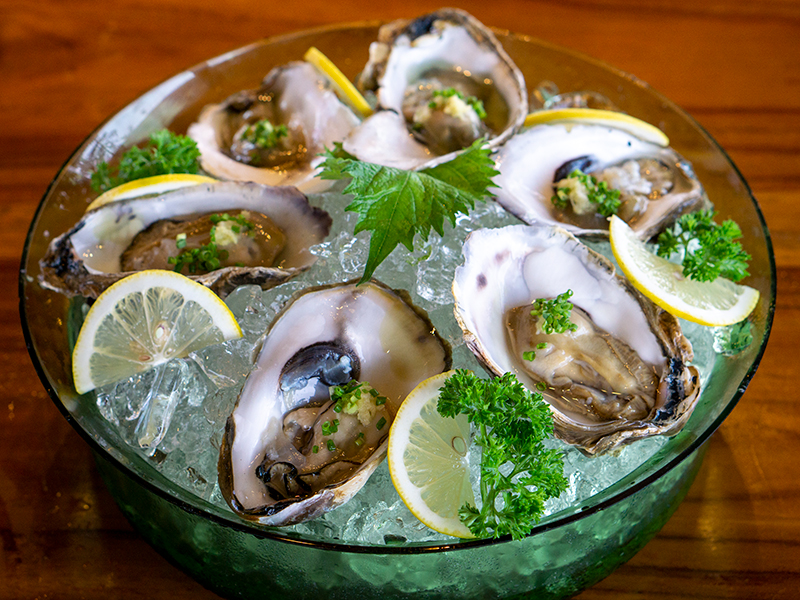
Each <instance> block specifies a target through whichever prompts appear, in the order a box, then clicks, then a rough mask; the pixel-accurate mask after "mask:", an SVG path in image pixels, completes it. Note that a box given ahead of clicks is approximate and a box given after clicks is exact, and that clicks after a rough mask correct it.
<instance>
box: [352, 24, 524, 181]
mask: <svg viewBox="0 0 800 600" xmlns="http://www.w3.org/2000/svg"><path fill="white" fill-rule="evenodd" d="M357 83H358V85H359V87H360V88H361V89H362V90H364V91H367V92H370V91H374V92H375V94H376V96H377V105H378V106H377V108H378V110H377V111H376V113H375V114H373V115H372V116H371V117H369V118H367V119H365V120H364V122H363V123H362V124H361V125H359V126H358V127H356V128H355V129H353V131H352V132H351V133H350V134H349V135H348V136H347V138H346V139H345V141H344V149H345V150H346V151H347V152H349V153H351V154H353V155H355V156H357V157H358V158H359V159H361V160H364V161H367V162H374V163H378V164H383V165H386V166H393V167H398V168H402V169H419V168H423V167H425V166H431V165H432V164H435V163H438V162H444V161H447V160H450V159H452V158H453V156H454V153H455V152H458V151H459V150H461V149H462V148H465V147H467V146H469V145H470V144H471V143H472V142H473V141H475V140H477V139H478V138H481V137H484V138H486V139H488V140H489V146H490V147H496V146H497V145H499V144H502V143H503V142H504V141H505V140H507V139H508V138H509V137H510V136H511V135H513V133H514V132H515V131H517V130H518V129H519V128H520V127H522V124H523V122H524V120H525V115H526V114H527V108H528V95H527V89H526V88H525V81H524V79H523V77H522V73H521V72H520V70H519V69H518V68H517V66H516V65H515V64H514V63H513V61H512V60H511V58H510V57H509V56H508V54H506V52H505V50H504V49H503V47H502V46H501V45H500V42H498V40H497V38H496V37H495V36H494V34H493V33H492V32H491V31H490V30H489V29H488V28H486V27H485V26H484V25H483V24H482V23H480V22H479V21H478V20H477V19H475V18H474V17H472V16H471V15H469V14H467V13H466V12H464V11H461V10H457V9H450V8H447V9H442V10H438V11H436V12H433V13H431V14H428V15H425V16H422V17H419V18H417V19H414V20H400V21H395V22H393V23H389V24H387V25H384V26H383V27H381V29H380V31H379V33H378V40H377V41H376V42H374V43H373V44H372V45H371V47H370V59H369V62H368V63H367V65H366V66H365V67H364V70H363V71H362V74H361V76H360V77H359V80H358V82H357ZM449 90H455V91H457V92H458V94H454V93H452V92H451V91H449ZM443 92H444V94H442V93H443ZM447 94H449V95H447ZM459 94H460V96H459ZM470 97H472V98H476V99H477V100H479V101H481V102H482V106H483V108H485V113H486V114H485V116H483V117H480V116H479V113H480V111H479V110H478V109H476V108H475V107H474V104H475V103H474V102H473V104H470V103H469V102H468V100H469V99H470Z"/></svg>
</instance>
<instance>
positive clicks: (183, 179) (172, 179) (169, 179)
mask: <svg viewBox="0 0 800 600" xmlns="http://www.w3.org/2000/svg"><path fill="white" fill-rule="evenodd" d="M216 181H217V180H216V179H213V178H211V177H206V176H205V175H193V174H191V173H170V174H168V175H153V176H152V177H143V178H142V179H134V180H133V181H129V182H127V183H123V184H121V185H118V186H117V187H114V188H111V189H110V190H108V191H107V192H104V193H103V194H101V195H99V196H98V197H97V198H95V199H94V201H92V203H91V204H89V206H87V207H86V211H87V212H88V211H90V210H93V209H95V208H99V207H100V206H103V205H104V204H108V203H109V202H115V201H116V200H125V199H127V198H136V197H138V196H146V195H148V194H163V193H164V192H170V191H172V190H177V189H178V188H182V187H187V186H190V185H197V184H199V183H215V182H216Z"/></svg>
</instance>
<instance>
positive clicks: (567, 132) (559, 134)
mask: <svg viewBox="0 0 800 600" xmlns="http://www.w3.org/2000/svg"><path fill="white" fill-rule="evenodd" d="M495 161H496V163H497V169H498V170H499V172H500V173H499V175H497V176H496V177H495V179H494V181H495V183H496V184H497V186H498V191H497V201H498V202H499V203H500V204H501V205H502V206H503V207H504V208H505V209H506V210H508V211H509V212H511V213H512V214H514V215H516V216H517V217H519V218H520V219H521V220H522V221H524V222H526V223H528V224H530V225H559V226H561V227H563V228H564V229H566V230H567V231H569V232H570V233H572V234H574V235H576V236H579V237H587V238H607V237H608V220H607V218H606V217H604V216H602V215H601V214H600V213H599V212H598V211H597V205H595V204H592V203H590V202H589V201H588V199H587V198H585V196H584V194H583V193H582V192H581V191H580V190H575V189H574V186H576V185H577V186H580V184H579V183H576V182H577V179H576V178H574V177H572V173H574V172H575V171H576V170H577V171H579V172H580V173H583V174H585V175H590V176H591V177H594V178H595V179H596V180H597V182H598V183H600V184H602V183H603V182H604V183H605V184H606V185H607V186H608V188H609V189H611V190H618V191H619V192H620V198H619V199H620V201H621V204H620V207H619V209H618V212H617V216H619V217H620V218H621V219H622V220H623V221H625V222H626V223H628V225H630V227H631V228H632V229H633V230H634V231H635V232H636V235H637V236H638V237H639V238H640V239H643V240H649V239H650V238H652V237H654V236H655V235H657V234H658V233H660V232H661V231H662V230H663V229H665V228H666V227H668V226H669V225H671V224H672V223H673V222H674V221H675V220H676V219H678V218H679V217H680V216H681V215H683V214H685V213H688V212H693V211H696V210H700V209H701V208H708V207H710V205H711V204H710V202H709V200H708V198H707V197H706V194H705V191H704V190H703V186H702V185H701V184H700V181H699V180H698V179H697V177H696V176H695V174H694V171H693V170H692V167H691V165H690V164H689V163H688V162H687V161H686V160H685V159H684V158H683V157H681V156H680V155H679V154H678V153H677V152H675V150H673V149H672V148H669V147H666V146H661V145H659V144H657V143H654V142H652V141H647V140H644V139H641V138H639V137H637V136H636V135H634V134H632V133H630V132H628V131H625V130H623V129H619V128H616V127H614V126H613V125H605V124H596V123H575V122H559V123H548V124H542V125H536V126H534V127H531V128H530V129H526V130H524V131H522V132H520V133H519V134H517V135H516V136H514V138H512V139H510V140H509V141H508V143H506V144H505V145H504V146H503V147H502V148H501V149H500V150H499V151H498V153H497V155H496V158H495ZM559 189H562V190H566V191H567V192H568V194H567V195H568V196H569V197H570V200H569V201H565V202H564V203H563V205H560V206H559V205H557V203H554V202H553V198H554V197H555V196H556V195H557V192H558V190H559Z"/></svg>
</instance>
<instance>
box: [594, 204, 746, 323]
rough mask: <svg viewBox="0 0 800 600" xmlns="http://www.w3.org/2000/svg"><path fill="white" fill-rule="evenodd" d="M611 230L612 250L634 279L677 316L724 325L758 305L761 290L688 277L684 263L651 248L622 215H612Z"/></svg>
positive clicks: (723, 281)
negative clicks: (620, 216)
mask: <svg viewBox="0 0 800 600" xmlns="http://www.w3.org/2000/svg"><path fill="white" fill-rule="evenodd" d="M609 230H610V234H611V250H612V251H613V252H614V256H615V257H616V259H617V262H618V263H619V266H620V268H621V269H622V271H623V272H624V273H625V275H626V276H627V277H628V279H630V281H631V283H633V285H634V286H635V287H636V289H638V290H639V291H640V292H642V293H643V294H644V295H645V296H647V297H648V298H650V299H651V300H652V301H653V302H655V303H656V304H657V305H658V306H660V307H661V308H663V309H664V310H666V311H667V312H669V313H671V314H673V315H675V316H676V317H680V318H682V319H686V320H687V321H693V322H695V323H700V324H701V325H710V326H723V325H731V324H733V323H738V322H739V321H742V320H744V319H745V318H747V316H748V315H749V314H750V313H751V312H753V309H754V308H755V307H756V304H757V303H758V297H759V292H758V290H755V289H753V288H751V287H748V286H746V285H739V284H736V283H733V282H732V281H729V280H727V279H724V278H722V277H718V278H717V279H715V280H714V281H694V280H693V279H688V278H686V277H684V276H683V267H681V266H680V265H676V264H674V263H671V262H669V261H668V260H666V259H664V258H661V257H660V256H657V255H656V254H653V253H652V252H650V250H648V248H647V246H646V245H645V244H644V243H643V242H642V241H641V240H639V238H637V237H636V234H635V233H634V232H633V230H632V229H631V228H630V227H629V226H628V225H627V223H625V221H623V220H622V219H620V218H619V217H617V216H613V217H611V227H610V228H609Z"/></svg>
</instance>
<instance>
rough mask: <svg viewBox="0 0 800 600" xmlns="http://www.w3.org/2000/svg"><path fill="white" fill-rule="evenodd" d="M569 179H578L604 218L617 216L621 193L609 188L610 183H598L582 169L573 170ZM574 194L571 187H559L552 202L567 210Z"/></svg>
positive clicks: (590, 200)
mask: <svg viewBox="0 0 800 600" xmlns="http://www.w3.org/2000/svg"><path fill="white" fill-rule="evenodd" d="M569 179H577V180H578V182H579V183H580V185H581V186H583V188H584V189H585V190H586V196H587V198H588V199H589V202H591V203H592V204H595V205H596V206H597V212H598V213H600V214H601V215H603V216H604V217H610V216H611V215H615V214H617V211H618V210H619V207H620V204H622V201H621V200H620V199H619V197H620V191H619V190H614V189H611V188H609V187H608V183H607V182H605V181H601V182H599V183H598V181H597V179H595V178H594V177H593V176H592V175H588V174H586V173H583V172H582V171H581V170H580V169H573V171H572V172H571V173H570V174H569ZM572 193H573V191H572V189H571V188H570V187H559V188H557V189H556V194H555V196H553V197H552V198H551V199H550V200H551V201H552V203H553V204H554V205H555V206H556V207H558V208H560V209H565V208H566V207H567V206H568V205H569V203H570V195H571V194H572Z"/></svg>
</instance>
